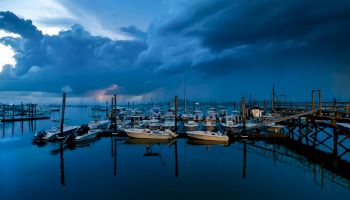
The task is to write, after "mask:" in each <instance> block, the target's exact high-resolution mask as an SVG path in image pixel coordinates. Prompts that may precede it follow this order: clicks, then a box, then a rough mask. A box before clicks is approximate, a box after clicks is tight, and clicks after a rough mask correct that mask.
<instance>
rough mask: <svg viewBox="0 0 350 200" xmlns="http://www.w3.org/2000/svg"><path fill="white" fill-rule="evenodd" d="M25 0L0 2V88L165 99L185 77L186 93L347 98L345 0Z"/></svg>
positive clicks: (349, 27)
mask: <svg viewBox="0 0 350 200" xmlns="http://www.w3.org/2000/svg"><path fill="white" fill-rule="evenodd" d="M28 2H29V3H28ZM28 2H27V1H26V3H22V2H21V1H16V0H15V1H13V0H11V1H10V0H4V1H2V3H0V9H1V10H2V11H1V12H0V29H1V31H2V32H0V42H1V43H2V44H3V45H6V46H7V47H8V48H11V49H12V51H13V52H14V53H15V55H14V58H15V61H16V64H12V65H5V66H3V67H2V68H3V69H2V71H1V72H0V91H3V93H4V91H21V92H22V91H25V92H27V93H28V94H30V93H31V92H33V91H40V92H44V93H48V94H52V93H60V92H61V90H62V89H63V88H65V90H69V91H70V93H71V95H72V96H73V95H74V96H104V95H108V94H112V93H115V92H116V93H118V94H120V95H121V96H122V97H124V98H125V99H134V100H140V99H147V98H151V97H153V98H155V99H157V98H158V99H164V98H165V99H168V98H170V97H172V96H174V95H175V94H177V95H180V96H181V95H183V84H184V83H183V80H184V77H186V78H185V79H186V86H187V87H186V88H187V91H188V94H187V96H188V97H189V98H193V99H206V100H230V99H238V98H240V97H241V96H243V95H246V96H247V95H249V93H252V95H253V97H254V98H256V99H269V98H270V95H271V88H272V85H273V84H275V85H276V87H277V92H278V93H279V94H282V93H283V94H286V95H287V96H288V98H289V99H290V100H308V99H309V98H310V96H311V90H312V89H321V90H322V92H323V96H324V98H326V99H328V100H330V99H332V98H333V97H337V98H338V99H343V100H345V99H346V100H348V99H349V98H350V90H349V85H350V37H349V35H350V12H349V10H350V2H349V1H337V2H333V1H325V0H321V1H317V3H315V2H312V1H301V0H294V1H272V0H259V1H243V0H242V1H232V0H212V1H175V0H173V1H172V0H163V1H158V0H133V1H122V0H118V1H113V0H100V1H98V3H97V2H96V1H78V0H76V1H68V0H61V1H58V0H48V1H42V0H31V1H28ZM59 30H61V32H59ZM9 33H12V34H9ZM14 34H17V36H16V37H14ZM0 52H1V51H0ZM6 57H8V55H2V56H1V57H0V59H2V60H3V61H5V59H8V58H6ZM0 63H2V62H0ZM4 94H5V93H4ZM6 94H8V93H6ZM11 94H12V93H11Z"/></svg>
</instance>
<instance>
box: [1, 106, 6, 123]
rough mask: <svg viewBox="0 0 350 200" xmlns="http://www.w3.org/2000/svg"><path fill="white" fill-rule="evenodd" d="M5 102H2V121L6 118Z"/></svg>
mask: <svg viewBox="0 0 350 200" xmlns="http://www.w3.org/2000/svg"><path fill="white" fill-rule="evenodd" d="M5 107H6V106H5V104H2V121H4V120H5Z"/></svg>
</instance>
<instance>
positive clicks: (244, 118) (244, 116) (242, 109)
mask: <svg viewBox="0 0 350 200" xmlns="http://www.w3.org/2000/svg"><path fill="white" fill-rule="evenodd" d="M241 112H242V121H243V131H245V129H246V119H247V114H246V109H245V98H244V97H242V101H241Z"/></svg>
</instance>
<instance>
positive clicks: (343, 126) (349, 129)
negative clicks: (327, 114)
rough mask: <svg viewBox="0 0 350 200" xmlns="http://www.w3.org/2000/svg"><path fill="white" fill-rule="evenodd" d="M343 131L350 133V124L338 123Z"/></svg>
mask: <svg viewBox="0 0 350 200" xmlns="http://www.w3.org/2000/svg"><path fill="white" fill-rule="evenodd" d="M336 125H337V126H339V127H340V128H341V129H343V130H345V131H347V132H350V123H336Z"/></svg>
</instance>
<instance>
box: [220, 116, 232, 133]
mask: <svg viewBox="0 0 350 200" xmlns="http://www.w3.org/2000/svg"><path fill="white" fill-rule="evenodd" d="M233 125H234V123H233V118H232V116H225V122H222V123H221V126H222V127H223V129H224V130H226V131H229V130H232V128H233Z"/></svg>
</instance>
